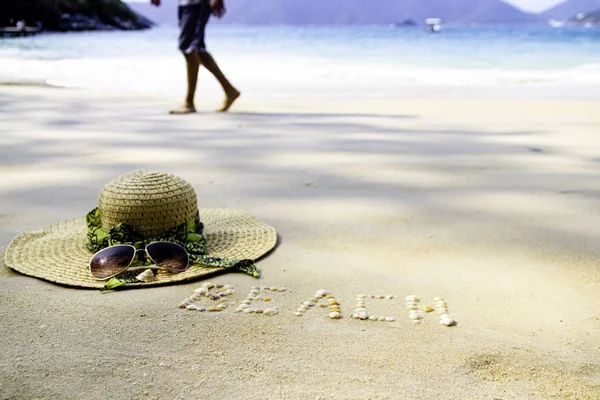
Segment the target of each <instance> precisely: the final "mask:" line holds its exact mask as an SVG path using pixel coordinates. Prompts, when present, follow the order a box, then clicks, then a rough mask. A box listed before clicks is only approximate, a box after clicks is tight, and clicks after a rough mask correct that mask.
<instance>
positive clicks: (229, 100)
mask: <svg viewBox="0 0 600 400" xmlns="http://www.w3.org/2000/svg"><path fill="white" fill-rule="evenodd" d="M240 95H241V93H240V92H239V91H238V90H236V89H232V90H231V91H229V92H226V93H225V100H223V105H222V106H221V108H219V109H218V110H217V112H225V111H227V110H229V108H230V107H231V105H232V104H233V102H234V101H236V100H237V98H238V97H240Z"/></svg>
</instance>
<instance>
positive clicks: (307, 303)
mask: <svg viewBox="0 0 600 400" xmlns="http://www.w3.org/2000/svg"><path fill="white" fill-rule="evenodd" d="M302 304H304V305H305V306H308V307H314V306H315V303H313V302H312V301H305V302H304V303H302Z"/></svg>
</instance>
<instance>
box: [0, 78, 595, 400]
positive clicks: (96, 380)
mask: <svg viewBox="0 0 600 400" xmlns="http://www.w3.org/2000/svg"><path fill="white" fill-rule="evenodd" d="M359 100H360V99H357V98H355V99H350V100H344V99H337V100H335V101H328V100H327V99H320V100H315V101H310V102H308V101H300V100H294V99H288V100H281V101H274V100H273V101H268V100H257V99H252V98H244V97H242V99H241V100H240V101H239V104H236V105H235V106H234V108H233V110H232V112H231V113H230V114H226V115H220V114H214V113H212V112H208V111H206V112H201V113H199V114H196V115H190V116H179V117H176V116H170V115H168V114H167V110H168V109H169V108H170V107H172V106H173V105H174V99H172V98H167V99H162V98H159V97H156V96H150V97H148V96H138V97H135V96H132V95H116V94H107V93H99V92H92V91H82V90H68V89H50V88H42V87H1V88H0V120H1V121H2V122H1V123H0V160H1V161H0V162H1V164H0V177H1V179H2V185H0V196H1V197H0V199H1V200H0V222H1V224H0V251H1V252H4V250H5V249H6V247H7V246H8V244H9V243H10V240H11V239H12V238H13V237H14V236H15V235H16V234H18V233H19V232H23V231H27V230H31V229H35V228H38V227H42V226H46V225H50V224H53V223H56V222H59V221H61V220H65V219H70V218H75V217H79V216H83V215H85V213H86V212H88V211H89V210H90V209H92V208H93V207H95V206H96V204H97V198H98V194H99V192H100V190H101V189H102V187H103V185H104V184H106V183H108V182H109V181H110V180H112V179H113V178H114V177H116V176H118V175H119V174H121V173H125V172H129V171H131V170H134V169H139V168H143V169H150V170H160V171H164V172H169V173H173V174H176V175H179V176H181V177H183V178H184V179H186V180H188V181H189V182H190V183H191V184H192V185H193V187H194V188H195V189H196V192H197V194H198V198H199V205H200V207H207V208H208V207H224V208H240V209H244V210H246V211H249V212H251V213H253V214H254V215H256V216H258V217H259V218H261V219H262V220H263V221H265V222H267V223H269V224H271V225H273V226H274V227H276V228H277V231H278V234H279V239H280V240H279V245H278V247H277V248H276V249H275V250H274V251H273V252H272V253H271V254H270V255H269V256H268V257H266V258H264V259H262V260H260V262H259V263H258V266H259V268H260V269H261V271H262V278H261V279H260V280H255V279H253V278H251V277H248V276H245V275H243V274H221V275H216V276H213V277H211V278H210V280H211V281H212V282H215V283H228V284H232V285H234V287H235V289H236V290H237V293H236V294H235V296H234V298H235V300H236V301H237V302H239V301H241V300H242V299H243V298H244V297H245V294H246V293H247V292H248V291H249V290H250V288H251V287H252V286H253V285H265V286H277V287H281V286H283V287H286V288H288V291H287V292H285V293H278V294H274V295H273V296H272V297H273V300H272V304H274V305H276V306H278V307H279V308H280V310H281V312H280V313H279V314H278V315H276V316H272V317H268V316H263V315H252V314H250V315H248V314H236V313H234V310H233V308H229V309H227V310H226V311H224V312H221V313H200V312H193V311H186V310H181V309H178V308H176V306H177V304H178V303H179V302H180V301H182V300H183V299H184V298H186V297H187V296H188V295H190V294H191V293H192V292H193V290H194V289H195V288H197V287H199V286H200V285H201V283H202V282H204V281H195V282H190V283H186V284H179V285H172V286H165V287H157V288H147V289H141V290H123V291H116V292H113V293H107V294H101V293H100V292H99V291H95V290H79V289H74V288H67V287H62V286H57V285H53V284H50V283H47V282H44V281H41V280H37V279H34V278H30V277H26V276H23V275H20V274H18V273H15V272H13V271H12V270H10V269H8V268H6V267H5V266H4V263H3V261H2V262H1V267H0V304H1V307H0V318H1V320H2V324H1V325H0V362H1V364H0V398H87V399H102V398H107V397H113V398H148V399H166V398H168V399H189V398H194V397H200V396H202V397H203V398H209V399H217V398H218V399H490V400H492V399H502V400H507V399H598V398H600V340H599V339H600V295H599V294H600V263H599V259H598V257H599V254H600V242H599V241H598V238H599V237H600V236H599V233H600V228H599V227H600V212H599V211H598V200H600V192H599V189H598V187H599V186H598V185H599V184H600V173H599V172H598V171H599V164H600V143H599V140H600V138H599V137H598V133H599V132H600V113H599V112H598V110H600V101H594V100H589V101H558V100H552V101H548V100H534V99H520V100H518V99H512V98H510V97H507V98H493V97H486V96H485V95H482V96H480V97H479V98H461V97H460V96H454V97H447V98H426V97H420V98H416V99H411V98H407V97H405V98H398V99H391V100H385V101H384V100H377V99H370V100H366V101H359ZM216 106H217V103H215V104H209V103H208V102H200V103H199V104H198V108H199V109H202V110H210V109H211V108H214V107H216ZM318 289H327V290H329V291H330V292H331V293H332V294H333V295H335V297H336V298H337V299H339V300H340V302H341V303H342V311H343V314H344V318H343V319H341V320H330V319H328V318H327V313H326V311H325V309H322V308H318V309H311V310H310V311H309V312H307V313H306V314H305V315H304V316H302V317H296V316H295V315H294V312H295V311H296V308H297V307H298V305H299V304H300V303H301V302H303V301H305V300H307V299H308V298H310V297H312V295H313V293H315V291H317V290H318ZM360 293H367V294H383V295H388V294H390V295H394V296H396V297H395V299H394V300H389V301H383V300H372V299H368V301H367V307H368V308H369V311H371V312H373V313H377V314H380V315H391V316H395V317H396V321H395V322H390V323H383V322H371V321H357V320H354V319H351V318H349V315H350V313H351V312H352V309H353V308H354V304H355V297H356V295H357V294H360ZM413 294H414V295H417V296H419V297H420V298H421V299H422V301H423V302H425V303H429V304H432V299H433V297H435V296H439V297H443V298H444V299H446V300H447V302H448V304H449V308H450V313H451V315H452V316H453V317H454V318H455V319H456V320H457V321H458V322H459V325H458V326H455V327H450V328H448V327H445V326H442V325H440V324H438V322H437V316H436V315H435V313H432V314H427V315H426V317H425V319H424V321H423V323H421V324H419V325H415V324H412V323H411V322H410V320H409V319H408V318H407V315H408V313H407V310H406V309H405V308H404V306H403V302H404V297H406V296H408V295H413Z"/></svg>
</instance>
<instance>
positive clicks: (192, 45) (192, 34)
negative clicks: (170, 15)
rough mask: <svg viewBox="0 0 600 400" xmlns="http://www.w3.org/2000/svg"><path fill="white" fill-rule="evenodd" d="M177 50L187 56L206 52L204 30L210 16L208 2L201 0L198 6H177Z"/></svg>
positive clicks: (207, 0)
mask: <svg viewBox="0 0 600 400" xmlns="http://www.w3.org/2000/svg"><path fill="white" fill-rule="evenodd" d="M178 14H179V28H181V32H180V33H179V50H181V51H182V52H184V53H186V54H189V53H191V52H192V51H196V52H198V53H200V52H203V51H206V44H204V28H206V24H207V23H208V20H209V18H210V15H211V11H210V1H209V0H202V1H201V2H200V3H198V4H191V5H188V6H179V12H178Z"/></svg>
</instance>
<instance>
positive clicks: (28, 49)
mask: <svg viewBox="0 0 600 400" xmlns="http://www.w3.org/2000/svg"><path fill="white" fill-rule="evenodd" d="M177 34H178V32H177V29H176V28H175V27H159V28H156V29H153V30H150V31H142V32H91V33H69V34H44V35H39V36H34V37H29V38H18V39H4V40H0V60H1V61H0V82H31V81H34V82H46V83H52V84H57V85H64V86H74V87H90V88H97V89H107V90H121V91H123V90H124V91H138V92H139V91H142V92H144V91H154V92H164V91H169V92H171V91H181V85H182V84H183V83H184V76H183V74H182V68H183V62H182V57H181V55H180V54H179V53H178V51H177V49H176V39H177ZM207 45H208V47H209V50H210V51H211V52H212V53H213V55H214V56H215V58H216V59H217V60H218V61H219V63H220V64H221V66H222V68H223V69H224V70H225V71H226V73H227V74H228V75H229V76H230V78H232V80H234V81H236V82H240V83H241V85H243V86H244V87H245V88H247V89H249V90H267V89H268V90H271V91H275V92H276V91H285V90H288V91H289V89H291V88H293V89H297V90H306V91H319V90H326V89H331V90H339V89H340V88H344V87H347V86H348V85H352V86H354V87H356V88H358V89H360V90H363V91H376V92H385V91H388V90H389V91H391V90H398V89H401V88H405V87H411V86H422V87H431V86H467V87H488V86H495V87H498V86H505V85H528V86H532V85H534V86H535V85H539V86H553V87H560V86H568V87H571V88H572V87H574V86H577V85H581V86H585V87H587V88H589V87H598V86H600V30H598V29H575V28H569V29H565V28H561V29H553V28H549V27H535V28H528V27H494V28H481V27H478V28H465V27H462V28H459V27H448V28H444V29H443V30H442V32H440V33H438V34H430V33H427V32H425V31H424V30H423V29H421V28H392V27H383V26H380V27H364V26H363V27H344V28H340V27H335V28H334V27H331V28H323V27H318V28H317V27H302V28H300V27H243V26H230V25H219V24H214V25H209V27H208V32H207ZM207 85H209V89H211V90H212V89H214V88H215V86H214V84H213V83H207ZM211 85H212V86H211Z"/></svg>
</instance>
